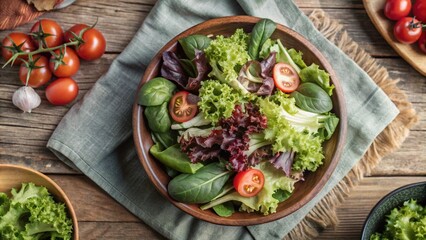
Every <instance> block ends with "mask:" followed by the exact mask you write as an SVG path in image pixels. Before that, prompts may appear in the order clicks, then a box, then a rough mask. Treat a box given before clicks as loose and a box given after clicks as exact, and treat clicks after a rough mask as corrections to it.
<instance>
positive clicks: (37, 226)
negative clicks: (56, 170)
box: [0, 183, 72, 240]
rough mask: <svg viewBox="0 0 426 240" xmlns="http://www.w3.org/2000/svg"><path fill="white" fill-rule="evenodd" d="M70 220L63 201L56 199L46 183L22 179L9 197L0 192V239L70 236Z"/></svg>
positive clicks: (27, 239) (69, 237) (59, 237)
mask: <svg viewBox="0 0 426 240" xmlns="http://www.w3.org/2000/svg"><path fill="white" fill-rule="evenodd" d="M71 238H72V220H71V219H70V218H69V217H68V215H67V211H66V207H65V204H63V203H58V202H56V201H55V200H54V199H53V197H52V195H51V194H50V193H49V191H48V190H47V188H46V187H43V186H37V185H35V184H34V183H22V186H21V188H20V189H15V188H13V189H12V190H11V197H10V198H9V197H8V195H7V194H6V193H3V192H0V239H2V240H16V239H26V240H32V239H34V240H35V239H63V240H67V239H71Z"/></svg>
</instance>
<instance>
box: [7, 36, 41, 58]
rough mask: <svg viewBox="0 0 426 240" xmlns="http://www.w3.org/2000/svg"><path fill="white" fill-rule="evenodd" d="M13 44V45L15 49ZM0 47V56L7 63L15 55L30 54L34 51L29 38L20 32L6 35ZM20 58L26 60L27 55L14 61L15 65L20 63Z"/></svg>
mask: <svg viewBox="0 0 426 240" xmlns="http://www.w3.org/2000/svg"><path fill="white" fill-rule="evenodd" d="M13 44H15V47H14V45H13ZM2 45H3V47H2V48H1V55H2V56H3V58H4V60H6V61H8V60H9V59H10V58H11V57H12V56H13V54H15V53H18V52H31V51H34V50H35V47H34V44H33V42H32V40H31V37H30V36H29V35H27V34H25V33H21V32H12V33H10V34H9V35H7V37H5V38H4V39H3V41H2ZM20 58H21V59H25V60H27V59H28V56H27V55H22V56H20V57H19V58H18V59H17V60H16V61H15V64H19V63H21V62H22V61H21V60H20Z"/></svg>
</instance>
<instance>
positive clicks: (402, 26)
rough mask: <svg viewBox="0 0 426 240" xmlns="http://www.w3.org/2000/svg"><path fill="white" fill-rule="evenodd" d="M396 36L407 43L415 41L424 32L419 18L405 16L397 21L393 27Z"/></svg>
mask: <svg viewBox="0 0 426 240" xmlns="http://www.w3.org/2000/svg"><path fill="white" fill-rule="evenodd" d="M393 34H394V36H395V38H396V39H397V40H398V41H399V42H401V43H405V44H412V43H415V42H416V41H417V40H418V39H419V38H420V35H421V34H422V26H421V24H420V22H419V21H418V20H417V19H414V18H412V17H404V18H401V19H400V20H398V22H396V24H395V26H394V28H393Z"/></svg>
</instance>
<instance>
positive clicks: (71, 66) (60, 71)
mask: <svg viewBox="0 0 426 240" xmlns="http://www.w3.org/2000/svg"><path fill="white" fill-rule="evenodd" d="M61 51H62V53H63V55H64V57H63V58H62V61H63V63H64V64H60V65H58V67H57V68H56V70H55V62H56V61H58V59H56V57H55V56H53V55H52V56H51V57H50V64H49V68H50V70H51V71H52V72H53V74H54V75H55V76H57V77H71V76H72V75H74V74H76V73H77V71H78V69H79V68H80V59H79V58H78V56H77V54H76V53H75V51H74V50H73V49H72V48H70V47H67V48H62V49H57V50H55V54H56V55H60V54H61Z"/></svg>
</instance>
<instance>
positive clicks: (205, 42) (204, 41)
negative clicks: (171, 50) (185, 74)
mask: <svg viewBox="0 0 426 240" xmlns="http://www.w3.org/2000/svg"><path fill="white" fill-rule="evenodd" d="M210 41H211V39H210V38H208V37H207V36H204V35H191V36H188V37H185V38H182V39H180V40H179V43H180V45H181V46H182V48H183V51H184V52H185V55H186V56H187V57H188V58H189V59H190V60H192V59H194V58H195V49H198V50H200V51H203V50H204V49H205V48H207V47H208V46H209V45H210Z"/></svg>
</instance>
